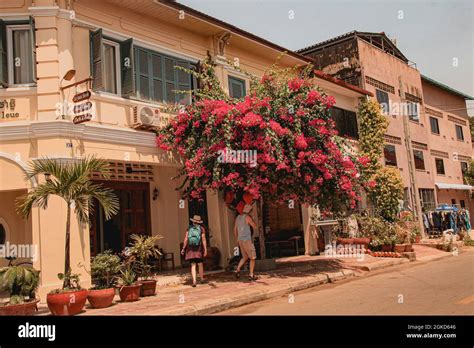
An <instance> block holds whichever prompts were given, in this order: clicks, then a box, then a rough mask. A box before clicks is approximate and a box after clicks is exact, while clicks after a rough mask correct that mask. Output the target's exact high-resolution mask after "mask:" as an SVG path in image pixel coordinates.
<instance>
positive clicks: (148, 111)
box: [133, 105, 161, 127]
mask: <svg viewBox="0 0 474 348" xmlns="http://www.w3.org/2000/svg"><path fill="white" fill-rule="evenodd" d="M160 122H161V120H160V109H159V108H154V107H150V106H146V105H140V106H139V105H136V106H133V126H134V127H158V126H160Z"/></svg>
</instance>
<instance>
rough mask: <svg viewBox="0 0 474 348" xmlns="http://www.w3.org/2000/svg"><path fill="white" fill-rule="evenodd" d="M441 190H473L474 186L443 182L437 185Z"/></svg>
mask: <svg viewBox="0 0 474 348" xmlns="http://www.w3.org/2000/svg"><path fill="white" fill-rule="evenodd" d="M435 185H436V186H438V188H439V189H441V190H472V189H474V186H471V185H463V184H444V183H442V182H437V183H435Z"/></svg>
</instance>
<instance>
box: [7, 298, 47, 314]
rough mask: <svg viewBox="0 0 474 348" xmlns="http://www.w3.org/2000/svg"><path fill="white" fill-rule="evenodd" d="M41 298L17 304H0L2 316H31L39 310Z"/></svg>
mask: <svg viewBox="0 0 474 348" xmlns="http://www.w3.org/2000/svg"><path fill="white" fill-rule="evenodd" d="M38 302H39V300H33V301H30V302H25V303H20V304H16V305H8V306H0V317H3V316H11V315H15V316H31V315H34V314H35V312H36V311H37V310H38V307H37V304H38Z"/></svg>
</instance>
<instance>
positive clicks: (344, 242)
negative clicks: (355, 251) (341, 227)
mask: <svg viewBox="0 0 474 348" xmlns="http://www.w3.org/2000/svg"><path fill="white" fill-rule="evenodd" d="M337 244H341V245H349V244H354V238H337Z"/></svg>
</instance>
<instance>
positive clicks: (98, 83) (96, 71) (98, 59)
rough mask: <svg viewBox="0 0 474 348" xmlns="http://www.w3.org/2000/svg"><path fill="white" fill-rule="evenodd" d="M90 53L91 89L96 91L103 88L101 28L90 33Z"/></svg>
mask: <svg viewBox="0 0 474 348" xmlns="http://www.w3.org/2000/svg"><path fill="white" fill-rule="evenodd" d="M91 54H92V77H93V78H94V81H93V82H92V89H93V90H94V91H98V90H101V89H103V88H104V59H103V57H102V29H99V30H97V31H94V32H93V33H91Z"/></svg>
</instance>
